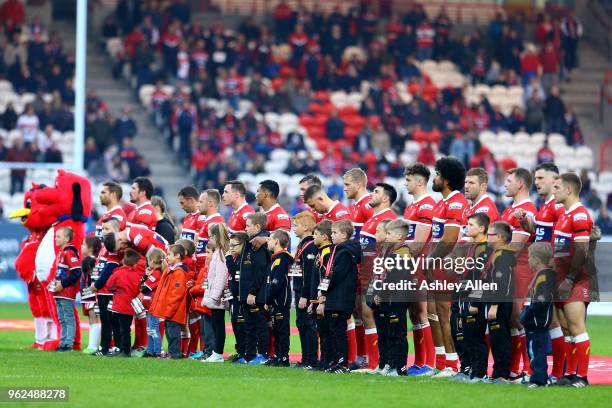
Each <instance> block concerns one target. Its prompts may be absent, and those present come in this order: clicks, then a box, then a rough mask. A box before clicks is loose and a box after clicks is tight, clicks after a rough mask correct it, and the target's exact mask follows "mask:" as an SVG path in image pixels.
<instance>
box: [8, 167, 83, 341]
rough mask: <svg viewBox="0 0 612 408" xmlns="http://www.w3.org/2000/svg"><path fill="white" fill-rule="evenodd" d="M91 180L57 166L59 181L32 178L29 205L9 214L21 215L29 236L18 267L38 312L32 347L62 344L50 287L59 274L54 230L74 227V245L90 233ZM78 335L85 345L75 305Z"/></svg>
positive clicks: (32, 309) (30, 299)
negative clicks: (48, 183)
mask: <svg viewBox="0 0 612 408" xmlns="http://www.w3.org/2000/svg"><path fill="white" fill-rule="evenodd" d="M91 205H92V195H91V183H90V182H89V180H87V179H86V178H84V177H81V176H79V175H77V174H74V173H70V172H67V171H64V170H58V174H57V177H56V178H55V182H54V185H53V186H52V187H48V186H45V185H38V184H35V183H32V189H30V190H29V191H28V192H27V193H25V195H24V208H22V209H19V210H17V211H15V212H13V213H12V214H10V215H9V217H10V218H21V222H22V224H23V225H24V226H25V227H26V228H27V229H28V230H29V231H30V236H29V237H28V239H26V240H25V241H24V242H23V244H22V247H21V251H20V253H19V256H18V257H17V259H16V260H15V269H16V270H17V272H18V273H19V276H20V277H21V278H22V279H23V280H24V281H25V282H26V283H27V285H28V301H29V304H30V310H31V311H32V315H33V316H34V327H35V343H34V345H33V347H36V348H41V349H44V350H55V349H57V348H58V346H59V337H60V326H59V320H58V316H57V310H56V307H55V300H54V299H53V293H51V292H49V291H48V290H47V286H48V285H49V283H50V282H51V281H52V280H53V279H54V278H55V272H56V257H57V255H58V253H59V250H58V248H57V247H56V246H55V231H56V230H57V229H59V228H62V227H71V228H72V230H73V231H74V240H73V241H72V245H74V246H75V247H76V248H78V249H79V250H80V248H81V244H82V243H83V239H84V237H85V223H86V222H87V219H88V218H89V216H90V215H91ZM74 314H75V318H76V334H75V342H74V348H75V349H76V350H78V349H80V347H81V330H80V328H79V324H80V322H79V314H78V311H77V308H76V307H75V309H74Z"/></svg>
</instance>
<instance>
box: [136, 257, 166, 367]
mask: <svg viewBox="0 0 612 408" xmlns="http://www.w3.org/2000/svg"><path fill="white" fill-rule="evenodd" d="M165 258H166V254H164V252H163V251H162V250H161V249H158V248H153V249H151V250H150V251H149V253H148V254H147V263H148V265H149V266H148V268H147V275H146V277H145V281H144V282H143V283H142V285H141V287H140V296H139V297H140V300H141V301H142V305H143V306H144V307H145V308H146V309H147V337H148V343H147V351H146V352H145V354H144V355H143V357H159V356H160V355H161V351H162V336H161V333H160V330H159V323H160V322H159V319H158V318H157V317H155V316H153V315H152V314H151V313H149V312H148V310H149V308H150V307H151V299H152V298H153V295H154V294H155V290H156V289H157V285H158V284H159V280H160V278H161V275H162V273H163V271H164V270H166V268H167V267H168V265H166V261H165Z"/></svg>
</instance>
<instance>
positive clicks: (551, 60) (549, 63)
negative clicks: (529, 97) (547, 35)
mask: <svg viewBox="0 0 612 408" xmlns="http://www.w3.org/2000/svg"><path fill="white" fill-rule="evenodd" d="M540 63H541V64H542V86H543V87H544V90H545V91H546V92H548V90H549V89H550V87H551V86H553V85H555V84H556V83H557V74H558V72H559V54H558V53H557V50H555V48H554V47H553V44H552V42H550V41H549V42H547V43H546V46H545V47H544V50H542V52H541V53H540Z"/></svg>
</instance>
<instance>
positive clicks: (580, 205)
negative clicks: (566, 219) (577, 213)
mask: <svg viewBox="0 0 612 408" xmlns="http://www.w3.org/2000/svg"><path fill="white" fill-rule="evenodd" d="M578 207H582V203H581V202H580V201H578V202H576V203H575V204H574V205H572V206H571V207H570V208H568V209H567V210H565V214H569V213H571V212H572V211H574V210H575V209H576V208H578Z"/></svg>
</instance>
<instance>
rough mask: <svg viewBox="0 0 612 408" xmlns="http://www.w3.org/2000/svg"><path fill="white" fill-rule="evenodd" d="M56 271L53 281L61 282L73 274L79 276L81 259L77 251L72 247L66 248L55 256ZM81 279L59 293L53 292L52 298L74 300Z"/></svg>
mask: <svg viewBox="0 0 612 408" xmlns="http://www.w3.org/2000/svg"><path fill="white" fill-rule="evenodd" d="M56 259H57V269H56V271H55V279H56V280H58V281H63V280H64V279H67V278H68V277H70V276H74V274H79V275H80V274H81V259H80V257H79V251H78V250H77V249H76V248H75V247H73V246H67V247H66V248H64V249H62V250H61V251H60V252H59V253H58V254H57V258H56ZM80 282H81V279H77V280H76V282H75V283H73V284H72V285H70V286H67V287H65V288H64V289H62V290H61V291H59V292H54V293H53V297H54V298H64V299H72V300H74V299H75V298H76V294H77V292H78V291H79V287H80Z"/></svg>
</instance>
